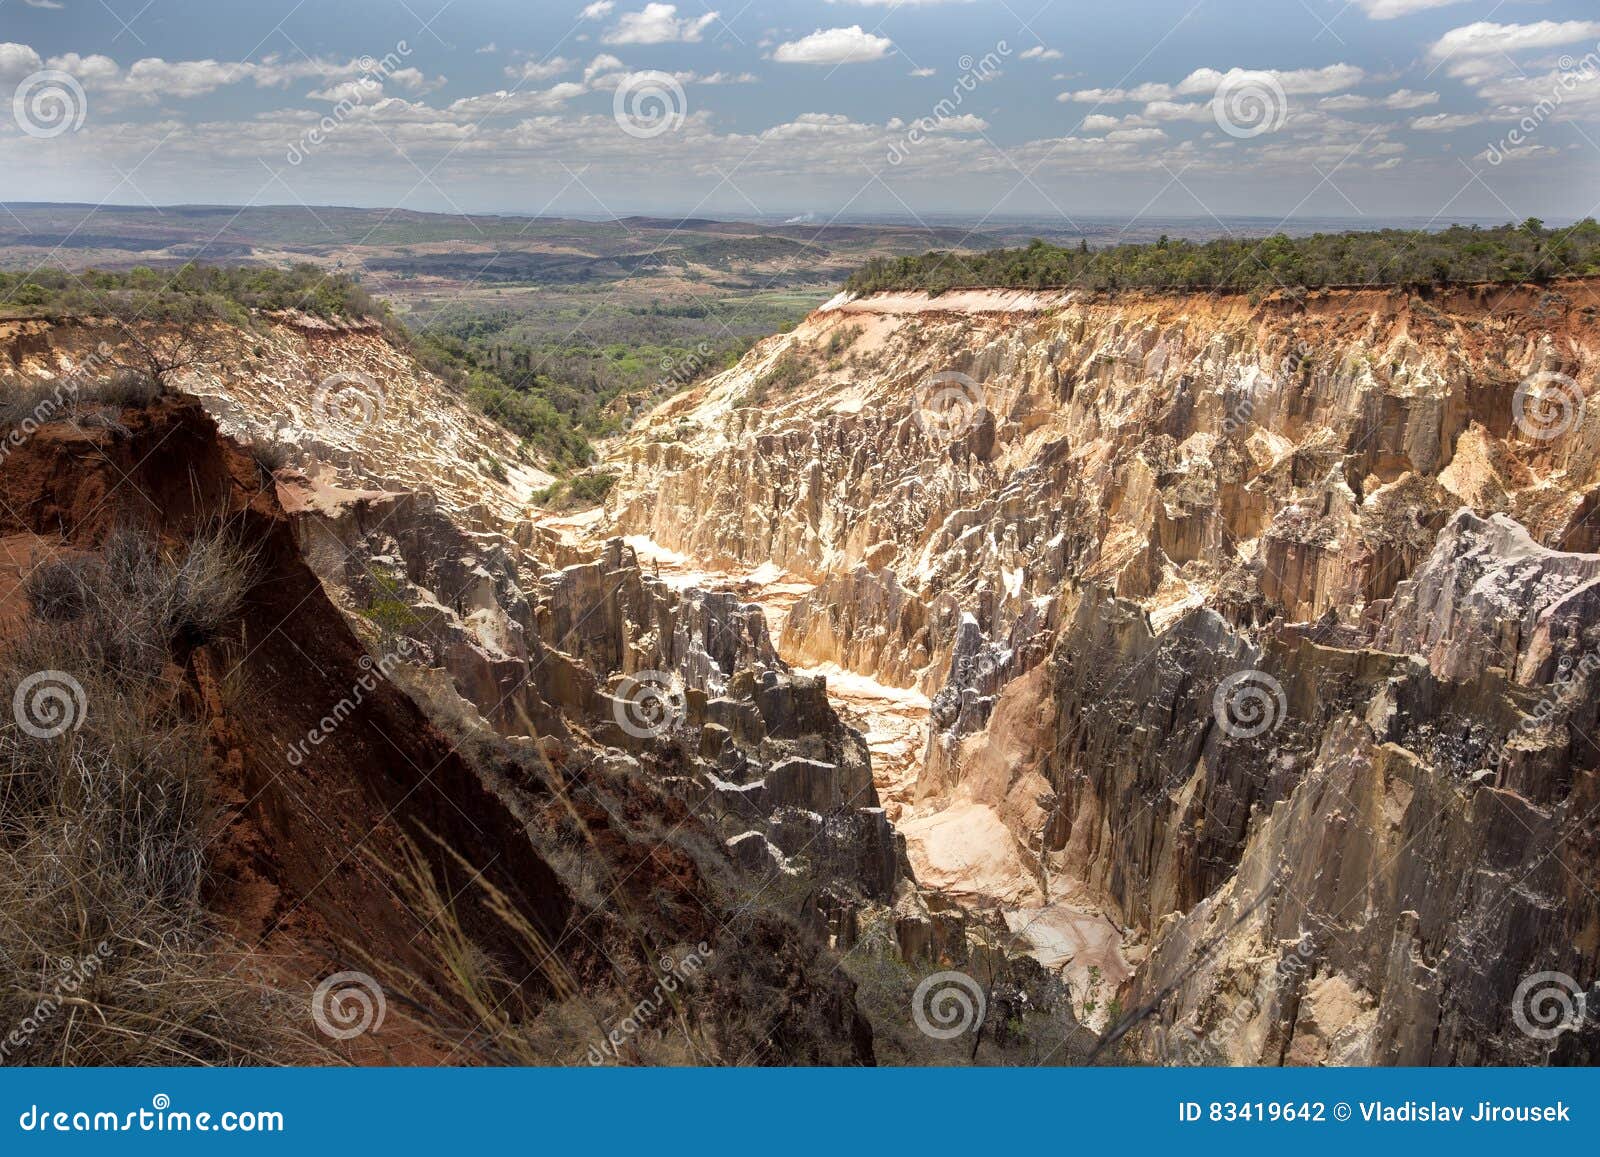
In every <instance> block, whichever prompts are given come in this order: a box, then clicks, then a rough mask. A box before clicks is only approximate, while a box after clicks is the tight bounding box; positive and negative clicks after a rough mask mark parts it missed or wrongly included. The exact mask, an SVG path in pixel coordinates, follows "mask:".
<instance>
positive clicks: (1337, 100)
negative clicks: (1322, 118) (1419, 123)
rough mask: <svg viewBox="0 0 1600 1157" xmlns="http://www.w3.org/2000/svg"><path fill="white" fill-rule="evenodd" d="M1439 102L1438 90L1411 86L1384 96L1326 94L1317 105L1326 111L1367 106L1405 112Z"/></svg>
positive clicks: (1348, 109) (1349, 109)
mask: <svg viewBox="0 0 1600 1157" xmlns="http://www.w3.org/2000/svg"><path fill="white" fill-rule="evenodd" d="M1438 103H1439V94H1438V93H1436V92H1412V91H1411V90H1410V89H1409V88H1402V89H1400V90H1398V91H1396V92H1391V93H1390V94H1389V95H1388V96H1384V97H1373V96H1360V95H1358V94H1356V93H1353V92H1345V93H1340V94H1339V95H1338V96H1325V97H1323V98H1322V99H1321V100H1319V101H1318V102H1317V107H1318V108H1320V109H1322V110H1324V111H1325V112H1353V111H1355V110H1357V109H1365V108H1388V109H1399V110H1401V111H1403V112H1405V111H1410V110H1411V109H1417V108H1423V107H1425V106H1427V105H1430V104H1438Z"/></svg>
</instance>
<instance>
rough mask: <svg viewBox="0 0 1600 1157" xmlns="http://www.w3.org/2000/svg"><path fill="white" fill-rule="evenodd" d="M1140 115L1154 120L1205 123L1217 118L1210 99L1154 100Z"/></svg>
mask: <svg viewBox="0 0 1600 1157" xmlns="http://www.w3.org/2000/svg"><path fill="white" fill-rule="evenodd" d="M1139 116H1140V117H1141V118H1142V119H1145V120H1152V121H1193V122H1194V123H1195V124H1203V123H1205V122H1206V121H1209V120H1215V119H1216V113H1214V112H1213V111H1212V109H1211V104H1210V102H1209V101H1203V100H1190V101H1171V100H1153V101H1151V102H1150V103H1149V104H1147V105H1145V106H1144V109H1143V110H1142V111H1141V112H1140V113H1139Z"/></svg>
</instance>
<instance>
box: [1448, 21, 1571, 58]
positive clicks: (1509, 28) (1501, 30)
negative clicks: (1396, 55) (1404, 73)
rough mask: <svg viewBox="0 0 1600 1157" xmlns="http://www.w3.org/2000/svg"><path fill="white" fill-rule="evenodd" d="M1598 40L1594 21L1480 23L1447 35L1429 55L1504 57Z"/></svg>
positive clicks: (1466, 26) (1455, 30) (1457, 29)
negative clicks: (1513, 53) (1532, 49)
mask: <svg viewBox="0 0 1600 1157" xmlns="http://www.w3.org/2000/svg"><path fill="white" fill-rule="evenodd" d="M1597 37H1600V22H1597V21H1594V20H1562V21H1556V20H1540V21H1539V22H1537V23H1535V24H1491V23H1489V22H1488V21H1486V20H1480V21H1478V22H1477V23H1475V24H1467V25H1464V26H1463V27H1461V28H1452V29H1451V30H1450V31H1449V32H1446V33H1445V34H1444V35H1443V36H1441V37H1440V38H1439V39H1438V40H1436V41H1434V43H1433V44H1432V45H1431V46H1430V47H1429V49H1428V55H1429V56H1431V57H1432V58H1433V59H1434V60H1448V59H1452V58H1456V57H1476V56H1503V55H1506V54H1508V53H1512V52H1521V51H1524V50H1526V49H1530V48H1555V47H1558V46H1559V45H1562V44H1575V43H1577V42H1578V41H1580V40H1592V39H1595V38H1597Z"/></svg>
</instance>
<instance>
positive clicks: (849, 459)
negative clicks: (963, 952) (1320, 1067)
mask: <svg viewBox="0 0 1600 1157" xmlns="http://www.w3.org/2000/svg"><path fill="white" fill-rule="evenodd" d="M1595 288H1596V287H1595V285H1594V284H1593V283H1592V282H1582V281H1573V282H1558V283H1554V284H1551V285H1548V286H1523V287H1468V288H1453V289H1449V290H1438V291H1419V292H1411V291H1405V290H1400V289H1373V290H1358V291H1345V290H1330V291H1323V292H1313V293H1304V294H1279V295H1275V296H1273V297H1270V298H1268V299H1266V300H1264V301H1261V302H1259V303H1255V302H1252V301H1251V300H1249V299H1248V298H1246V297H1244V296H1242V295H1200V294H1196V295H1164V294H1145V293H1132V292H1130V293H1123V294H1119V295H1111V296H1104V295H1093V294H1083V293H1001V292H996V291H960V292H952V293H948V294H945V295H943V296H941V297H938V298H928V297H925V296H923V295H918V294H885V295H879V296H876V297H870V298H865V299H861V300H850V299H848V298H841V299H837V300H836V301H834V302H832V303H830V304H829V306H827V307H825V308H824V309H823V310H821V311H819V312H818V313H816V314H814V315H812V316H811V317H810V318H809V319H808V320H807V321H806V322H805V323H804V324H802V325H801V326H799V327H797V328H796V330H794V331H793V332H792V333H790V334H786V335H783V336H780V337H776V338H773V339H770V340H768V341H767V342H765V343H763V344H762V345H761V346H758V347H757V348H756V349H755V350H754V351H752V353H751V354H750V355H749V356H747V358H746V359H745V360H744V362H743V363H742V364H741V365H740V366H738V367H736V368H735V369H733V370H731V371H729V372H727V373H725V374H722V375H720V376H718V377H716V378H713V379H711V380H710V381H709V382H706V383H703V384H702V385H700V386H698V387H696V388H695V389H693V390H691V391H689V392H688V393H686V394H684V395H682V396H680V397H678V398H676V399H673V400H672V401H669V402H667V403H665V404H664V405H662V406H661V407H659V408H658V409H657V410H655V411H654V412H652V413H651V414H649V415H647V416H646V417H645V418H644V419H643V420H642V421H641V422H640V423H639V424H638V425H637V426H636V427H635V428H634V429H633V430H632V431H631V432H630V433H629V434H628V435H627V436H626V437H625V438H624V439H622V440H621V442H620V443H619V444H618V445H617V446H615V447H614V448H613V450H612V455H611V457H612V460H613V462H614V463H615V465H616V467H617V468H618V469H619V470H620V471H621V473H622V483H621V485H620V486H619V488H618V493H617V495H616V496H615V498H614V501H613V504H612V508H611V510H610V514H611V515H612V519H613V522H614V525H616V526H617V527H618V528H619V529H622V530H625V531H628V532H630V533H634V534H638V535H643V536H648V537H649V538H650V539H651V540H653V541H654V542H655V543H658V544H660V545H661V546H662V547H665V548H667V549H670V550H672V551H676V552H680V553H681V554H683V555H685V556H688V557H689V558H691V559H693V560H696V562H697V563H699V564H700V565H705V566H712V567H722V568H725V569H729V570H737V569H740V568H749V567H753V566H756V565H759V564H762V563H767V562H771V563H775V564H776V565H777V566H778V567H781V568H783V569H785V570H787V571H788V572H791V573H792V574H793V575H794V576H798V577H800V578H803V579H804V580H806V581H808V582H811V583H814V584H815V586H814V589H813V590H812V591H811V593H810V594H808V595H807V596H805V597H803V598H801V599H800V600H799V601H798V602H797V603H796V604H795V605H794V606H793V608H792V609H791V610H790V611H789V612H788V614H787V617H786V621H785V622H784V624H783V626H782V630H781V632H780V647H779V649H780V651H782V652H783V653H784V654H786V655H789V656H790V657H791V658H794V659H795V660H796V661H804V662H809V663H824V662H826V663H833V664H837V665H838V666H840V667H842V668H845V669H848V670H852V671H856V672H861V673H870V674H872V675H875V676H876V677H877V678H878V679H879V680H881V681H883V682H885V683H888V684H893V685H898V686H902V687H914V688H917V689H919V690H921V691H922V692H925V693H926V694H927V695H929V696H930V697H931V701H932V707H931V711H930V714H929V735H928V740H927V746H926V751H925V760H924V765H923V767H922V769H921V771H920V775H919V778H918V781H917V785H916V789H915V792H914V800H913V801H912V805H911V806H910V808H909V809H908V810H907V811H906V812H904V813H903V814H902V816H901V819H900V821H899V822H900V826H901V828H902V830H903V831H905V832H906V834H907V836H908V839H909V841H910V862H911V865H912V867H913V870H914V871H915V872H916V874H917V876H918V878H919V879H921V880H922V881H923V882H924V883H926V882H928V881H929V880H936V881H937V882H938V883H939V885H940V886H942V887H945V888H949V889H951V890H954V891H956V892H958V893H962V894H965V895H966V896H967V898H968V900H969V902H971V903H973V904H975V905H977V906H980V907H989V908H993V909H998V910H999V911H1000V912H1001V913H1003V915H1004V918H1005V920H1006V922H1007V924H1008V925H1009V926H1010V927H1011V928H1012V929H1013V930H1014V931H1015V932H1017V934H1018V936H1019V943H1020V944H1021V945H1023V946H1024V947H1030V948H1031V949H1032V950H1033V951H1034V952H1035V954H1036V955H1039V956H1040V957H1041V959H1050V960H1052V961H1053V962H1056V961H1059V960H1060V959H1061V958H1062V957H1067V958H1073V957H1078V956H1084V955H1092V956H1093V957H1094V958H1095V959H1096V960H1097V962H1098V964H1097V973H1098V976H1099V978H1101V979H1104V978H1105V977H1106V976H1107V975H1110V977H1111V983H1112V984H1113V985H1115V984H1117V983H1118V982H1120V981H1122V980H1123V979H1124V977H1127V976H1128V974H1129V972H1130V971H1131V972H1132V975H1131V978H1129V979H1127V980H1126V983H1125V984H1124V985H1123V987H1122V990H1121V992H1120V993H1119V996H1120V1004H1121V1006H1122V1008H1124V1009H1127V1010H1131V1013H1132V1014H1131V1015H1130V1016H1129V1017H1128V1018H1127V1023H1125V1024H1123V1025H1122V1026H1121V1027H1122V1029H1124V1030H1126V1033H1125V1035H1124V1036H1122V1038H1121V1040H1120V1042H1119V1044H1120V1047H1121V1048H1123V1049H1124V1050H1125V1055H1126V1056H1129V1057H1131V1058H1142V1059H1164V1060H1169V1061H1178V1062H1183V1061H1185V1060H1187V1061H1195V1060H1202V1061H1207V1060H1211V1061H1224V1062H1232V1063H1241V1062H1242V1063H1276V1062H1283V1061H1291V1062H1295V1061H1346V1062H1354V1063H1474V1062H1490V1061H1524V1062H1526V1061H1538V1060H1551V1059H1561V1060H1571V1059H1590V1060H1592V1059H1594V1057H1595V1056H1597V1055H1600V1053H1597V1049H1600V1033H1597V1026H1596V1024H1595V1022H1594V1020H1593V1018H1592V1017H1591V1018H1590V1019H1589V1020H1587V1021H1582V1023H1572V1024H1567V1025H1565V1026H1564V1030H1566V1031H1561V1032H1559V1033H1557V1034H1555V1035H1553V1036H1547V1037H1542V1036H1539V1035H1530V1034H1528V1033H1526V1032H1524V1031H1521V1030H1520V1029H1519V1026H1518V1022H1517V1020H1516V1018H1514V1016H1513V1005H1514V1002H1515V1000H1516V999H1518V998H1521V997H1522V996H1524V995H1525V993H1524V992H1523V991H1521V990H1520V989H1519V983H1520V982H1521V981H1522V980H1523V979H1524V978H1526V977H1529V976H1534V975H1536V974H1539V973H1543V972H1550V973H1559V974H1563V975H1565V976H1567V977H1569V978H1572V979H1573V980H1574V981H1575V983H1576V985H1577V986H1578V987H1580V988H1581V987H1582V986H1585V985H1591V986H1592V985H1594V984H1595V983H1596V982H1597V981H1600V975H1597V954H1600V902H1597V900H1596V895H1597V893H1596V889H1595V886H1596V883H1597V880H1596V871H1595V868H1594V864H1595V857H1594V851H1595V838H1596V826H1597V825H1596V817H1595V814H1594V808H1595V806H1596V803H1597V802H1600V801H1596V800H1595V799H1594V798H1592V797H1593V796H1594V794H1595V791H1596V778H1597V777H1596V769H1597V758H1596V757H1597V755H1600V747H1597V745H1596V742H1595V740H1594V738H1593V735H1594V722H1595V712H1596V708H1595V704H1596V690H1597V687H1600V683H1597V671H1600V660H1597V659H1596V657H1595V656H1596V648H1597V646H1600V625H1597V618H1596V615H1595V613H1594V610H1595V605H1594V600H1595V598H1596V593H1595V592H1596V590H1597V589H1600V588H1597V587H1596V584H1595V575H1596V573H1597V569H1600V555H1596V554H1595V553H1594V552H1595V550H1596V548H1597V545H1600V539H1597V531H1596V523H1595V521H1594V520H1593V518H1592V514H1593V511H1594V509H1595V504H1596V500H1597V494H1600V461H1597V460H1600V413H1596V410H1600V407H1597V406H1595V405H1592V404H1587V403H1588V402H1589V401H1590V399H1589V397H1588V395H1590V394H1591V393H1592V392H1593V390H1594V383H1595V379H1596V374H1597V369H1600V363H1597V353H1596V351H1597V350H1600V307H1597V304H1596V301H1597V299H1596V295H1595ZM1096 911H1098V912H1104V913H1108V914H1109V915H1110V916H1111V917H1112V918H1113V919H1114V921H1115V923H1116V924H1117V926H1118V932H1119V933H1120V934H1121V936H1122V937H1123V938H1124V939H1125V947H1124V949H1123V952H1122V953H1121V954H1117V953H1115V952H1111V953H1107V952H1105V951H1104V949H1105V945H1104V944H1103V943H1100V942H1097V941H1095V940H1094V939H1093V938H1091V937H1089V936H1087V935H1086V934H1085V932H1084V929H1083V922H1082V921H1081V920H1079V919H1077V916H1078V915H1081V914H1082V913H1084V912H1096ZM1129 965H1136V966H1137V968H1136V970H1133V969H1130V968H1129V967H1127V966H1129ZM1576 995H1577V994H1576V993H1568V994H1567V999H1568V1007H1571V1006H1572V1004H1574V1003H1576V1004H1577V1006H1578V1008H1579V1010H1580V1013H1579V1019H1580V1020H1581V1019H1582V1018H1581V1009H1582V1001H1576V1000H1575V999H1574V998H1575V997H1576ZM1102 1003H1103V1002H1102ZM1588 1003H1589V1005H1590V1006H1591V1007H1593V1006H1595V1005H1600V998H1597V996H1596V993H1595V991H1594V990H1592V989H1591V991H1590V993H1589V1002H1588ZM1175 1042H1176V1043H1175Z"/></svg>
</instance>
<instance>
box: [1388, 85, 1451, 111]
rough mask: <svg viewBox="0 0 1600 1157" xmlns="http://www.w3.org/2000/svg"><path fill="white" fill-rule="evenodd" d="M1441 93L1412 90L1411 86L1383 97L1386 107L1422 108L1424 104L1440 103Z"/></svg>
mask: <svg viewBox="0 0 1600 1157" xmlns="http://www.w3.org/2000/svg"><path fill="white" fill-rule="evenodd" d="M1438 103H1439V94H1438V93H1436V92H1412V91H1411V90H1410V89H1409V88H1402V89H1399V90H1398V91H1396V92H1391V93H1390V94H1389V95H1388V96H1386V97H1384V98H1383V107H1384V108H1396V109H1413V108H1422V107H1423V106H1424V105H1430V104H1438Z"/></svg>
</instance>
